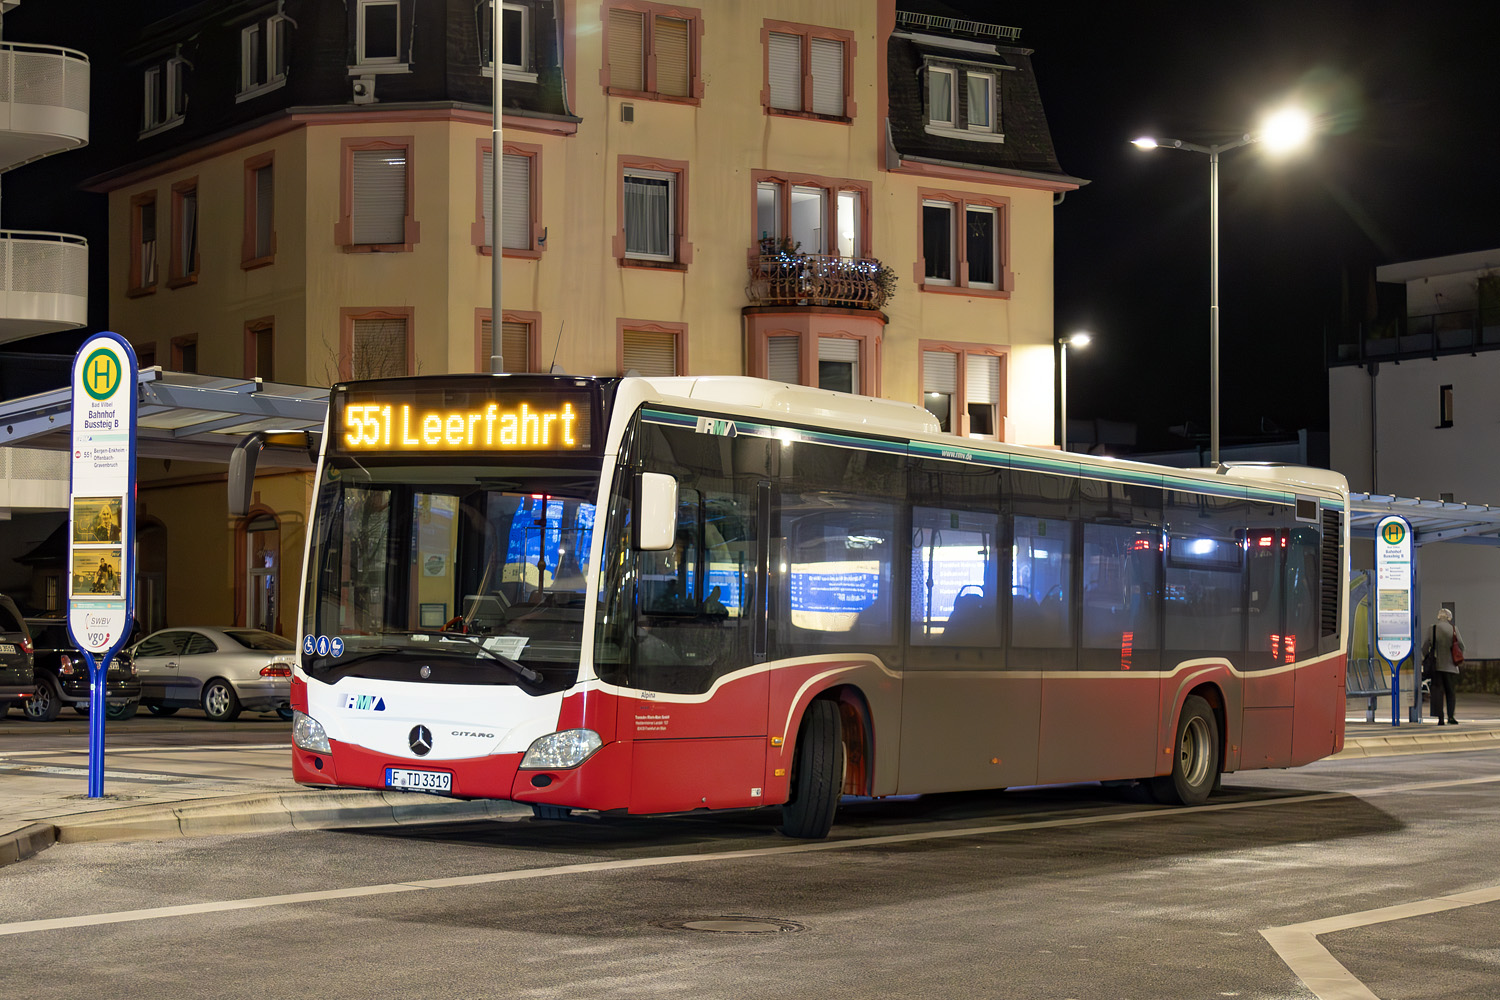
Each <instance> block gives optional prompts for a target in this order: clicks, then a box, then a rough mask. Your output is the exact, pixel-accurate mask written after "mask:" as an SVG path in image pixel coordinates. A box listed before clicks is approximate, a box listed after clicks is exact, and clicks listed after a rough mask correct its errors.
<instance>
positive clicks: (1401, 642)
mask: <svg viewBox="0 0 1500 1000" xmlns="http://www.w3.org/2000/svg"><path fill="white" fill-rule="evenodd" d="M1411 553H1412V546H1411V525H1410V524H1408V523H1407V522H1406V519H1405V518H1401V517H1397V516H1396V515H1394V514H1392V515H1390V516H1389V517H1383V518H1381V519H1380V523H1379V524H1378V525H1376V527H1375V648H1376V649H1378V650H1379V651H1380V655H1381V656H1383V657H1385V658H1386V660H1387V661H1389V662H1390V665H1391V725H1393V726H1399V725H1401V663H1402V661H1404V660H1405V659H1406V657H1407V656H1408V655H1409V654H1410V653H1411V651H1412V601H1411V582H1412V572H1411ZM1416 684H1417V682H1416V681H1415V680H1413V682H1412V687H1413V693H1414V696H1415V690H1416Z"/></svg>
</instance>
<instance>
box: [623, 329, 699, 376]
mask: <svg viewBox="0 0 1500 1000" xmlns="http://www.w3.org/2000/svg"><path fill="white" fill-rule="evenodd" d="M619 330H620V374H621V375H644V376H646V377H648V378H650V377H666V376H671V375H682V374H685V373H686V371H687V357H686V355H687V347H686V344H687V324H686V323H639V322H636V321H634V320H621V321H620V324H619Z"/></svg>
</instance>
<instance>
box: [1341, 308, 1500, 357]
mask: <svg viewBox="0 0 1500 1000" xmlns="http://www.w3.org/2000/svg"><path fill="white" fill-rule="evenodd" d="M1332 346H1333V356H1332V357H1330V358H1329V359H1328V360H1329V364H1333V365H1348V364H1366V363H1368V362H1371V361H1396V360H1399V359H1405V358H1421V357H1436V356H1437V355H1440V354H1472V353H1477V352H1479V351H1493V350H1496V349H1500V306H1497V305H1486V306H1484V307H1482V308H1479V309H1458V310H1453V311H1450V312H1441V313H1430V314H1428V315H1425V316H1392V317H1388V318H1382V319H1377V320H1375V321H1373V322H1370V323H1364V324H1360V325H1359V326H1358V327H1356V328H1354V329H1351V330H1349V331H1347V332H1346V333H1345V334H1344V335H1343V336H1342V337H1340V338H1339V341H1338V343H1337V344H1334V345H1332Z"/></svg>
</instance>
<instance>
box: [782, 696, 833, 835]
mask: <svg viewBox="0 0 1500 1000" xmlns="http://www.w3.org/2000/svg"><path fill="white" fill-rule="evenodd" d="M843 784H844V735H843V723H842V721H841V720H840V718H839V707H838V705H837V704H835V703H834V702H831V701H814V702H812V703H811V704H810V705H808V706H807V713H806V714H805V715H803V717H802V728H801V729H800V730H798V732H797V746H796V749H795V750H794V751H793V756H792V789H791V791H792V795H791V798H790V799H788V800H787V802H786V804H785V805H783V806H782V807H781V832H782V833H784V834H786V835H787V836H788V837H799V838H802V839H806V840H819V839H821V838H823V837H826V836H828V831H829V830H831V829H833V814H834V811H835V810H836V809H837V808H838V804H839V793H840V792H841V791H842V790H843Z"/></svg>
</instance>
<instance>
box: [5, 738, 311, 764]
mask: <svg viewBox="0 0 1500 1000" xmlns="http://www.w3.org/2000/svg"><path fill="white" fill-rule="evenodd" d="M291 748H292V744H291V743H290V742H287V743H244V744H239V745H236V744H227V745H226V744H223V743H217V744H204V745H203V746H171V747H118V748H116V747H106V748H105V750H104V752H105V754H107V755H112V754H117V753H121V754H124V753H188V752H200V751H203V750H290V749H291ZM70 755H71V756H78V757H87V756H88V750H87V749H86V748H85V749H83V750H73V749H66V748H64V749H57V750H16V751H13V752H11V753H0V760H9V759H10V758H12V757H67V756H70Z"/></svg>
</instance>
